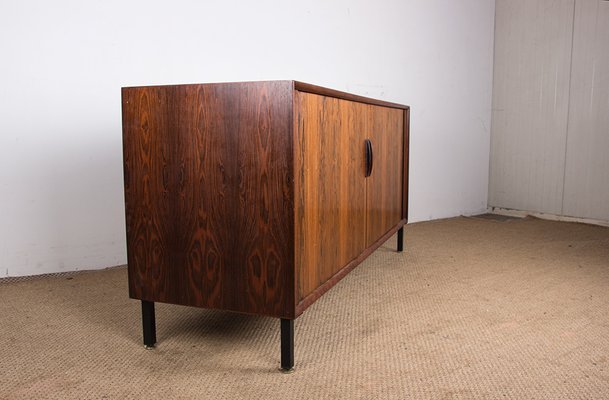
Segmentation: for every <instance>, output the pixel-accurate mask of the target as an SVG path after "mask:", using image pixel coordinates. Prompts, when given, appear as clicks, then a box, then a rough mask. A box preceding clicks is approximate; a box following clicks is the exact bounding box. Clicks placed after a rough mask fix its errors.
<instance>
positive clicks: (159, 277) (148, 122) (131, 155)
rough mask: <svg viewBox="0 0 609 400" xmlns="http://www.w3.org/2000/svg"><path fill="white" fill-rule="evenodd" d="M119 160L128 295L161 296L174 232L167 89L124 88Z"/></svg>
mask: <svg viewBox="0 0 609 400" xmlns="http://www.w3.org/2000/svg"><path fill="white" fill-rule="evenodd" d="M122 97H123V98H122V103H123V162H124V185H125V186H124V187H125V214H126V227H127V262H128V273H129V295H130V296H131V297H133V298H137V299H143V300H153V299H155V298H159V297H161V298H164V297H166V296H167V295H168V294H167V292H166V291H167V289H168V287H167V285H165V281H166V280H165V277H166V273H167V272H168V271H169V268H168V266H169V265H170V264H171V247H172V243H171V240H172V238H173V235H174V231H173V228H174V226H173V222H172V215H171V214H172V211H171V210H172V206H171V199H170V197H169V196H168V195H167V194H168V192H169V190H170V188H169V184H170V183H169V182H168V181H167V179H165V178H166V177H167V176H168V172H169V169H170V168H171V166H170V160H171V158H172V156H171V151H172V147H171V143H170V141H169V138H168V137H167V136H166V135H164V134H163V132H167V131H168V130H169V129H170V126H171V125H172V124H173V121H171V120H170V119H169V114H168V112H167V108H168V106H169V101H168V93H167V91H165V90H162V89H158V88H154V89H140V88H136V89H124V90H123V92H122Z"/></svg>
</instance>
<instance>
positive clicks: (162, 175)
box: [123, 81, 295, 318]
mask: <svg viewBox="0 0 609 400" xmlns="http://www.w3.org/2000/svg"><path fill="white" fill-rule="evenodd" d="M292 87H293V84H292V82H290V81H279V82H260V83H243V84H238V83H235V84H208V85H179V86H158V87H142V88H125V89H123V137H124V159H125V202H126V214H127V248H128V261H129V288H130V295H131V297H133V298H138V299H145V300H149V301H160V302H167V303H175V304H184V305H191V306H199V307H208V308H222V309H226V310H232V311H238V312H246V313H254V314H264V315H272V316H276V317H283V318H291V317H293V316H294V309H295V295H294V284H293V282H294V279H295V277H294V242H293V238H294V226H293V222H294V211H293V210H294V203H293V202H294V196H293V186H292V178H291V177H292V174H293V160H292V154H293V152H292V130H291V127H292Z"/></svg>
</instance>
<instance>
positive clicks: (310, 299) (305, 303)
mask: <svg viewBox="0 0 609 400" xmlns="http://www.w3.org/2000/svg"><path fill="white" fill-rule="evenodd" d="M406 222H407V220H406V219H403V220H401V221H400V222H398V224H397V225H396V226H394V227H393V228H391V229H389V231H387V233H385V234H384V235H383V236H381V237H380V238H379V239H378V240H377V241H376V242H374V243H373V244H372V245H370V247H368V248H367V249H366V250H364V251H363V252H362V253H361V254H360V255H359V256H357V258H354V259H353V260H352V261H351V262H349V263H348V264H347V265H345V266H344V267H343V268H342V269H340V270H339V271H338V272H337V273H335V274H334V275H333V276H332V277H331V278H330V279H328V280H327V281H326V282H324V283H323V284H322V285H321V286H319V287H318V288H317V289H315V290H314V291H313V292H311V293H310V294H308V295H307V296H306V297H305V298H304V299H302V300H301V301H300V302H299V303H298V305H297V306H296V317H298V316H299V315H300V314H302V313H303V312H304V310H306V309H307V308H309V306H310V305H311V304H313V303H314V302H315V301H316V300H317V299H319V298H320V297H321V296H322V295H323V294H324V293H326V292H327V291H328V290H330V289H331V288H332V287H333V286H334V285H336V284H337V283H338V282H339V281H340V280H341V279H343V278H344V277H345V276H346V275H347V274H348V273H349V272H351V271H352V270H353V269H354V268H355V267H357V266H358V265H359V264H361V263H362V261H364V260H365V259H366V258H368V256H369V255H370V254H372V252H374V251H375V250H376V249H378V248H379V247H381V245H382V244H383V243H385V242H386V241H387V240H389V238H390V237H391V236H393V235H395V233H396V232H397V231H398V230H399V229H400V228H402V227H403V226H404V225H406Z"/></svg>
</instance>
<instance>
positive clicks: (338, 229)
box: [295, 92, 369, 300]
mask: <svg viewBox="0 0 609 400" xmlns="http://www.w3.org/2000/svg"><path fill="white" fill-rule="evenodd" d="M295 98H296V106H297V112H298V114H297V115H298V119H297V121H298V129H297V138H296V140H295V151H296V154H295V163H296V171H298V172H299V173H298V175H297V176H296V177H295V179H296V182H295V187H296V194H295V196H296V197H295V202H296V248H297V253H296V266H297V267H296V268H297V275H298V292H299V296H298V300H301V299H303V298H305V297H306V296H307V295H309V294H311V293H312V292H313V291H314V290H315V289H317V288H318V287H319V286H320V285H322V284H323V283H324V282H326V281H328V280H329V279H330V278H331V277H332V276H333V275H335V274H336V273H337V272H338V271H339V270H340V269H341V268H343V267H344V266H346V265H347V264H348V263H349V262H350V261H351V260H353V259H355V258H356V257H357V256H358V255H359V254H360V253H361V252H362V251H363V250H364V249H365V247H366V243H365V240H366V236H365V229H366V213H365V206H366V196H365V188H366V186H365V178H364V172H365V165H364V151H365V147H364V133H365V132H366V130H367V127H366V125H367V118H366V115H367V114H366V111H367V109H368V107H369V106H367V105H365V104H362V103H357V102H352V101H347V100H340V99H336V98H332V97H325V96H320V95H316V94H309V93H302V92H296V94H295Z"/></svg>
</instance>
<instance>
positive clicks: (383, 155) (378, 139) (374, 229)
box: [366, 106, 404, 246]
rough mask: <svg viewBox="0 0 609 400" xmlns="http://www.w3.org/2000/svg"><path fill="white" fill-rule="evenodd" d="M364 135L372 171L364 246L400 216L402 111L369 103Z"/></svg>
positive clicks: (367, 200)
mask: <svg viewBox="0 0 609 400" xmlns="http://www.w3.org/2000/svg"><path fill="white" fill-rule="evenodd" d="M368 112H369V128H368V131H367V137H368V138H369V139H370V140H371V142H372V149H373V155H374V157H373V161H374V162H373V170H372V174H371V175H370V176H369V177H368V178H367V179H366V182H367V190H366V197H367V199H366V208H367V209H368V221H367V228H366V234H367V239H366V246H370V245H372V243H374V242H375V241H376V240H377V239H378V238H379V237H381V236H383V235H384V234H385V233H386V232H387V231H389V230H390V229H391V228H393V227H394V226H395V225H396V224H397V223H398V222H400V220H401V219H402V186H403V177H402V169H403V168H404V163H403V158H404V150H403V143H404V121H403V118H404V111H403V110H399V109H396V108H388V107H379V106H369V108H368Z"/></svg>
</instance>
